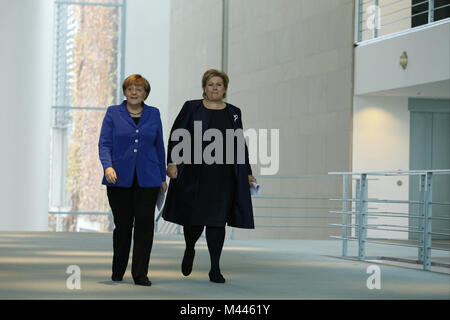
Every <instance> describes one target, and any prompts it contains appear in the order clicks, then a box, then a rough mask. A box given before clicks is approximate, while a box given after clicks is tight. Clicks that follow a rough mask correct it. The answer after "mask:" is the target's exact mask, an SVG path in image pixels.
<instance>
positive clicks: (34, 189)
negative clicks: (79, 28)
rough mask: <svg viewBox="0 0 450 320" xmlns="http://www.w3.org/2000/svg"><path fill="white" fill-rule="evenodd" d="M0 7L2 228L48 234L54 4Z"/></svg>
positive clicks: (43, 0) (29, 1)
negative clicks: (0, 48)
mask: <svg viewBox="0 0 450 320" xmlns="http://www.w3.org/2000/svg"><path fill="white" fill-rule="evenodd" d="M0 7H1V8H2V10H1V11H0V24H1V26H0V42H1V43H2V50H1V53H0V70H2V71H1V72H2V77H0V95H1V96H2V104H1V106H0V109H1V113H2V116H1V117H0V140H1V141H0V145H1V146H2V156H1V157H0V168H2V183H1V184H0V203H1V204H2V209H1V212H0V230H23V231H47V229H48V222H47V221H48V220H47V219H48V218H47V216H48V184H49V181H48V179H49V176H48V173H49V145H50V110H51V103H52V57H53V50H52V49H53V1H52V0H40V1H34V0H17V1H7V0H0Z"/></svg>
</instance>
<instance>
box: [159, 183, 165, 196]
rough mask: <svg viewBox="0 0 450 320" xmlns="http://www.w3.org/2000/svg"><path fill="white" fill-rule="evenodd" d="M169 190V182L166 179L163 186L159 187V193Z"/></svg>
mask: <svg viewBox="0 0 450 320" xmlns="http://www.w3.org/2000/svg"><path fill="white" fill-rule="evenodd" d="M166 190H167V183H166V182H165V181H163V182H162V184H161V188H160V189H159V193H160V194H163V193H164V192H166Z"/></svg>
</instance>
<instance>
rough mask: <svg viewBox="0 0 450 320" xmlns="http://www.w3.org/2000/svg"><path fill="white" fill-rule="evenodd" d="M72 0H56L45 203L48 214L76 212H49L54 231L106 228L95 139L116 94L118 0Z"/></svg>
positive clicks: (118, 87) (116, 96) (115, 100)
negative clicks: (51, 106)
mask: <svg viewBox="0 0 450 320" xmlns="http://www.w3.org/2000/svg"><path fill="white" fill-rule="evenodd" d="M75 2H79V3H80V4H79V5H78V4H68V1H64V2H59V1H56V2H55V3H56V30H55V32H56V37H55V39H56V43H55V51H56V52H55V80H54V99H53V103H54V105H53V108H52V111H53V120H52V130H51V155H50V162H51V163H50V165H51V170H50V172H51V173H50V196H49V202H50V213H52V212H54V213H60V212H70V213H76V214H69V215H61V214H50V215H49V226H50V229H51V230H58V231H77V230H79V231H83V230H90V231H92V230H94V229H95V230H97V229H98V228H100V229H99V231H110V230H109V229H110V218H111V217H110V216H109V215H104V214H105V213H108V212H109V211H110V208H109V204H108V201H107V197H106V191H105V186H103V185H102V184H101V181H102V177H103V169H102V166H101V164H100V161H99V158H98V138H99V133H100V127H101V124H102V120H103V117H104V115H105V111H106V107H107V106H109V105H113V104H117V103H118V100H119V97H120V95H121V92H120V86H119V85H118V84H119V83H120V81H121V79H120V73H121V72H120V69H121V66H120V51H121V46H120V43H121V40H122V39H121V30H120V26H121V6H116V5H112V4H118V5H120V4H122V1H119V0H95V1H90V0H89V1H86V0H84V1H70V3H75ZM81 3H83V4H81ZM86 3H92V5H86ZM102 4H106V5H102ZM88 213H100V215H95V214H94V215H87V214H88ZM57 220H58V221H57ZM56 222H58V223H56ZM105 228H106V229H105Z"/></svg>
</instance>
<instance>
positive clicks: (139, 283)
mask: <svg viewBox="0 0 450 320" xmlns="http://www.w3.org/2000/svg"><path fill="white" fill-rule="evenodd" d="M134 284H135V285H137V286H144V287H150V286H151V285H152V282H151V281H150V280H149V279H148V278H143V279H138V280H134Z"/></svg>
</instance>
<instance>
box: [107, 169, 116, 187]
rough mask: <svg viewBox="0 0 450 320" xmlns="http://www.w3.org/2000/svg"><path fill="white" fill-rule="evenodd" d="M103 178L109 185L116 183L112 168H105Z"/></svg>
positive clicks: (114, 171)
mask: <svg viewBox="0 0 450 320" xmlns="http://www.w3.org/2000/svg"><path fill="white" fill-rule="evenodd" d="M105 178H106V181H108V182H109V183H111V184H115V183H116V181H117V175H116V170H114V169H113V167H109V168H106V170H105Z"/></svg>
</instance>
